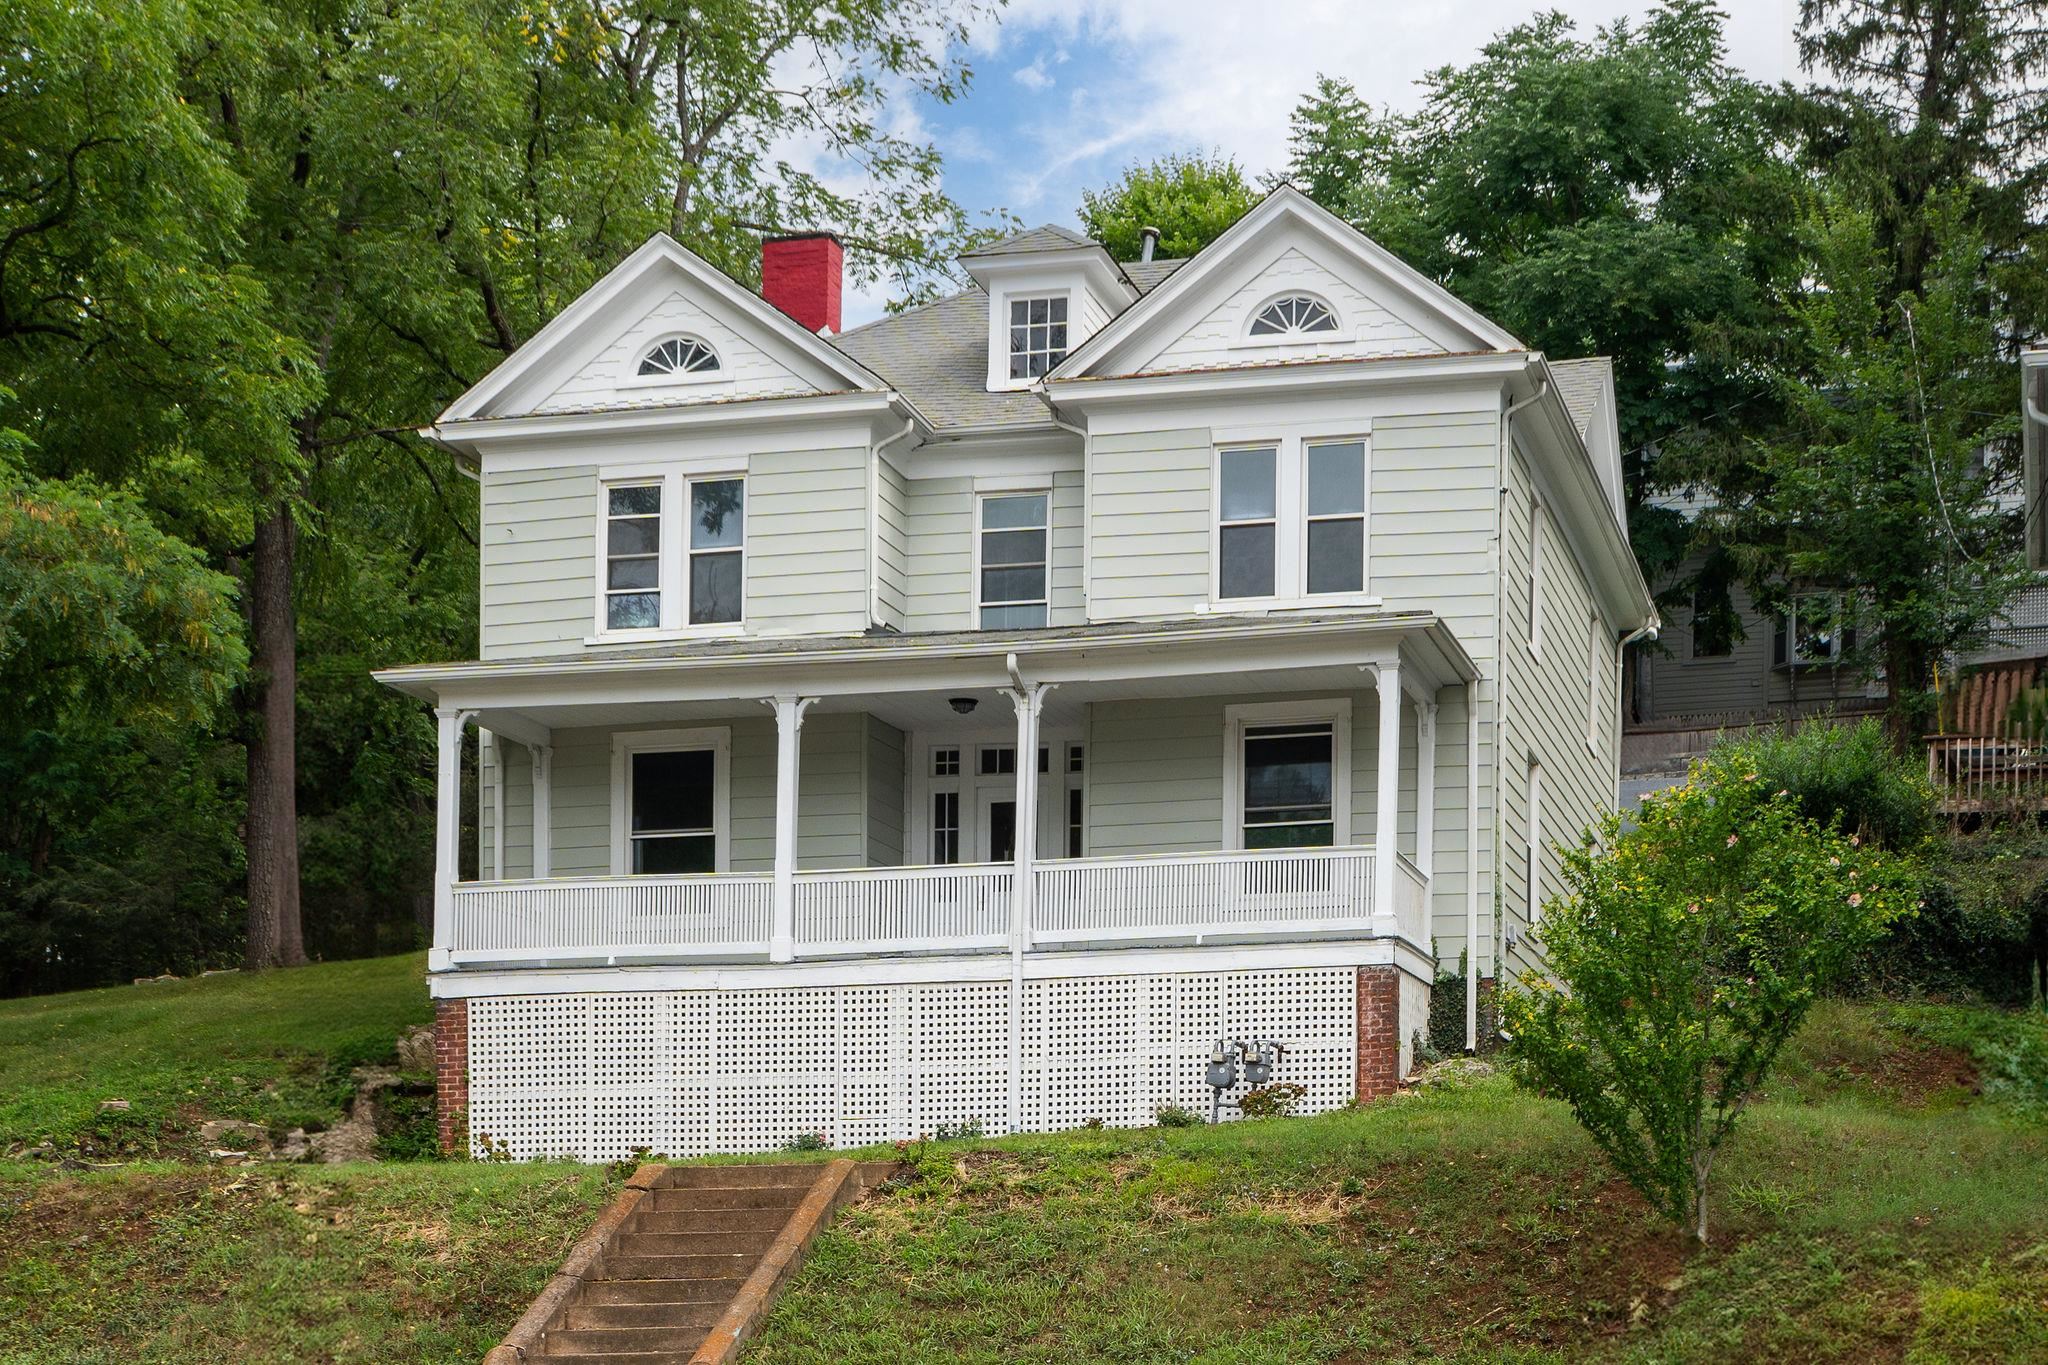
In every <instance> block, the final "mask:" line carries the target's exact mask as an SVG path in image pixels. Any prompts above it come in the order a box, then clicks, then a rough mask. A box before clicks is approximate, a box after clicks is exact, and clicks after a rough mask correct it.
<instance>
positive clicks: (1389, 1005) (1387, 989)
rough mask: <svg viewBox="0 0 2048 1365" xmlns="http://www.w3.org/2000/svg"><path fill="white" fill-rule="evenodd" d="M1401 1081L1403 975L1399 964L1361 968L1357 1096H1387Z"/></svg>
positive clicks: (1359, 979)
mask: <svg viewBox="0 0 2048 1365" xmlns="http://www.w3.org/2000/svg"><path fill="white" fill-rule="evenodd" d="M1400 1084H1401V975H1400V969H1399V968H1398V967H1360V968H1359V969H1358V1083H1357V1089H1356V1090H1355V1091H1354V1096H1355V1098H1356V1099H1357V1100H1358V1101H1359V1102H1360V1103H1361V1104H1362V1103H1364V1102H1365V1101H1367V1100H1377V1099H1384V1098H1385V1097H1386V1096H1388V1095H1391V1094H1393V1093H1394V1091H1395V1089H1396V1088H1397V1087H1399V1085H1400Z"/></svg>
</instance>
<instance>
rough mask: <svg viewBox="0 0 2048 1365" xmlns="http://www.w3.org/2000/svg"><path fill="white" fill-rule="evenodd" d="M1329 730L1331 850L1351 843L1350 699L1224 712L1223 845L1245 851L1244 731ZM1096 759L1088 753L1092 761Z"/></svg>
mask: <svg viewBox="0 0 2048 1365" xmlns="http://www.w3.org/2000/svg"><path fill="white" fill-rule="evenodd" d="M1289 723H1298V724H1304V725H1320V724H1328V725H1329V727H1330V846H1331V847H1332V848H1344V847H1347V846H1349V844H1350V843H1351V698H1349V697H1317V698H1303V699H1301V700H1296V701H1270V702H1245V703H1241V704H1239V705H1235V706H1226V707H1224V708H1223V831H1222V843H1221V844H1220V845H1219V847H1221V848H1223V849H1224V850H1226V851H1228V852H1242V851H1243V849H1244V732H1245V730H1246V729H1247V728H1249V727H1252V726H1258V725H1286V724H1289ZM1093 757H1094V756H1093V755H1092V754H1091V755H1089V758H1090V759H1091V760H1092V759H1093Z"/></svg>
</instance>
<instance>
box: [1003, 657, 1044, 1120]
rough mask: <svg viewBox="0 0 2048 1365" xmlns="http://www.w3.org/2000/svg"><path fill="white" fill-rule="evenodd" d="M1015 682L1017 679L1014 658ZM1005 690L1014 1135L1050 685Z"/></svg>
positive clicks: (1020, 1106)
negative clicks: (1011, 807)
mask: <svg viewBox="0 0 2048 1365" xmlns="http://www.w3.org/2000/svg"><path fill="white" fill-rule="evenodd" d="M1010 676H1011V677H1012V678H1017V673H1016V664H1015V658H1014V656H1013V657H1012V662H1011V673H1010ZM1017 681H1018V685H1017V686H1016V687H1014V688H1004V689H1003V691H1004V693H1005V694H1006V695H1007V696H1008V697H1009V698H1010V706H1011V707H1012V709H1014V710H1015V711H1016V713H1017V824H1016V831H1015V833H1016V847H1015V848H1014V849H1013V850H1012V852H1011V871H1010V1131H1011V1132H1013V1133H1014V1132H1017V1131H1019V1130H1020V1129H1022V1128H1023V1126H1024V951H1025V949H1027V948H1029V947H1030V946H1031V897H1032V891H1033V887H1032V884H1031V881H1032V878H1031V867H1032V863H1033V861H1034V860H1035V859H1036V857H1037V855H1038V717H1039V712H1040V711H1042V710H1043V709H1044V707H1045V694H1046V692H1047V690H1048V684H1045V683H1027V682H1024V681H1023V680H1022V679H1021V678H1018V679H1017Z"/></svg>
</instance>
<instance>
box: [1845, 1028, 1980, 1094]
mask: <svg viewBox="0 0 2048 1365" xmlns="http://www.w3.org/2000/svg"><path fill="white" fill-rule="evenodd" d="M1842 1069H1843V1070H1844V1071H1846V1072H1847V1073H1849V1074H1850V1075H1851V1076H1854V1077H1855V1078H1856V1079H1857V1080H1859V1081H1861V1082H1863V1083H1864V1084H1866V1085H1868V1086H1870V1087H1871V1088H1872V1089H1875V1090H1879V1091H1882V1092H1883V1093H1884V1094H1885V1095H1887V1096H1889V1097H1890V1098H1891V1099H1893V1100H1896V1101H1897V1102H1898V1103H1900V1104H1903V1105H1905V1106H1907V1107H1909V1108H1914V1109H1924V1108H1926V1107H1927V1105H1928V1104H1930V1103H1932V1102H1934V1101H1936V1100H1939V1099H1943V1098H1946V1097H1951V1096H1954V1095H1957V1094H1958V1093H1961V1094H1967V1095H1976V1094H1977V1093H1979V1090H1980V1083H1979V1079H1978V1074H1977V1064H1976V1062H1975V1061H1973V1060H1971V1057H1970V1054H1969V1053H1967V1052H1965V1051H1963V1050H1962V1049H1961V1048H1957V1047H1947V1046H1945V1045H1943V1044H1940V1043H1927V1042H1917V1041H1915V1042H1905V1043H1902V1044H1900V1045H1899V1046H1897V1047H1894V1048H1892V1049H1890V1050H1888V1051H1887V1052H1885V1053H1884V1055H1883V1056H1881V1057H1879V1058H1877V1059H1876V1060H1875V1061H1845V1062H1843V1063H1842Z"/></svg>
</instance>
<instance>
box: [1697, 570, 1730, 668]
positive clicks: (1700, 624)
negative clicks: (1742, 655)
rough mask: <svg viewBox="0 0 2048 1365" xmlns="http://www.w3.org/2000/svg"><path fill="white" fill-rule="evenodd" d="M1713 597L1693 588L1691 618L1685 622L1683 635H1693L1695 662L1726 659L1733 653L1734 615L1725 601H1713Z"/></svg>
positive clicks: (1706, 591) (1698, 587)
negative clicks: (1684, 633) (1696, 660)
mask: <svg viewBox="0 0 2048 1365" xmlns="http://www.w3.org/2000/svg"><path fill="white" fill-rule="evenodd" d="M1714 597H1715V594H1713V593H1710V592H1709V591H1708V590H1707V589H1706V588H1704V587H1701V586H1699V585H1697V584H1695V585H1694V587H1693V590H1692V619H1691V620H1690V621H1688V622H1687V623H1686V633H1687V634H1689V635H1691V636H1692V657H1693V658H1695V659H1725V658H1727V657H1728V656H1729V655H1731V654H1733V653H1734V652H1735V630H1734V625H1735V621H1734V615H1735V614H1734V612H1732V611H1730V610H1729V609H1728V604H1727V601H1726V599H1725V598H1723V599H1722V600H1721V601H1719V602H1716V601H1714V600H1713V599H1714Z"/></svg>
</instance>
